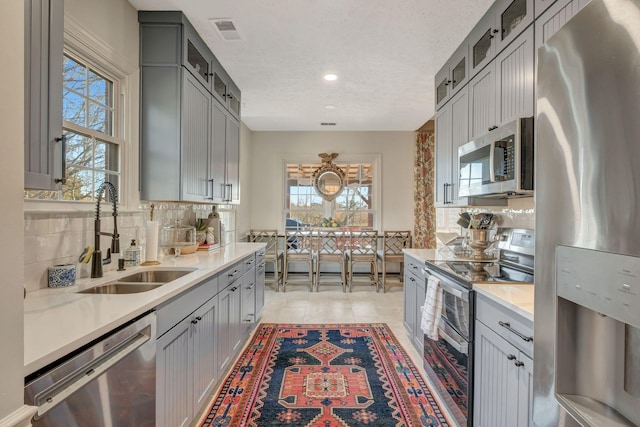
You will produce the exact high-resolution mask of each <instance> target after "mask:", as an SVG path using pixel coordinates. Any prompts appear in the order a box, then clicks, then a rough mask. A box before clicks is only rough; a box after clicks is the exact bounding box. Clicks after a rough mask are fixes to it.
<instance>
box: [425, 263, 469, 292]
mask: <svg viewBox="0 0 640 427" xmlns="http://www.w3.org/2000/svg"><path fill="white" fill-rule="evenodd" d="M422 272H423V273H424V274H426V275H427V276H433V277H436V278H437V279H438V280H440V286H442V289H443V290H444V291H446V292H447V293H448V294H451V295H453V296H454V297H456V298H463V299H464V298H466V297H467V295H468V294H469V291H466V292H465V291H461V290H460V289H457V288H454V287H453V286H451V285H449V283H448V282H447V281H446V279H444V278H443V277H442V276H440V275H439V274H435V273H433V272H431V271H430V270H427V269H426V268H423V269H422Z"/></svg>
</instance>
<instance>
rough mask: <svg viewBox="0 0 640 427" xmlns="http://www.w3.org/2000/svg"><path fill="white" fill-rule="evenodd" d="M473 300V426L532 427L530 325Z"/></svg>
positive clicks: (503, 310)
mask: <svg viewBox="0 0 640 427" xmlns="http://www.w3.org/2000/svg"><path fill="white" fill-rule="evenodd" d="M477 298H478V299H477V314H476V317H477V320H476V323H475V326H476V330H475V362H474V369H475V374H474V383H475V388H474V396H475V400H474V409H473V410H474V417H473V419H474V426H477V427H511V426H519V427H520V426H522V427H524V426H531V427H533V417H532V409H533V406H532V405H533V360H532V355H533V338H532V336H533V333H532V331H533V323H532V322H531V321H530V320H528V319H524V318H523V317H521V316H520V315H518V314H516V313H514V312H512V311H510V310H508V309H506V308H505V307H503V306H501V305H499V304H497V303H495V302H494V301H492V300H489V299H487V298H486V297H484V296H483V295H480V294H477Z"/></svg>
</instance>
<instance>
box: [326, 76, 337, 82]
mask: <svg viewBox="0 0 640 427" xmlns="http://www.w3.org/2000/svg"><path fill="white" fill-rule="evenodd" d="M337 78H338V76H336V75H335V74H325V75H324V79H325V80H327V81H330V82H332V81H334V80H336V79H337Z"/></svg>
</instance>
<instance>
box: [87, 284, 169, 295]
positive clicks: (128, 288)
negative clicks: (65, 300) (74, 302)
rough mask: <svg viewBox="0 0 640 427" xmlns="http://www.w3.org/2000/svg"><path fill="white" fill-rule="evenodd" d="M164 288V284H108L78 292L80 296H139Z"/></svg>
mask: <svg viewBox="0 0 640 427" xmlns="http://www.w3.org/2000/svg"><path fill="white" fill-rule="evenodd" d="M160 286H162V283H119V282H115V283H107V284H106V285H99V286H94V287H93V288H89V289H85V290H84V291H80V292H78V293H79V294H137V293H139V292H146V291H150V290H152V289H155V288H158V287H160Z"/></svg>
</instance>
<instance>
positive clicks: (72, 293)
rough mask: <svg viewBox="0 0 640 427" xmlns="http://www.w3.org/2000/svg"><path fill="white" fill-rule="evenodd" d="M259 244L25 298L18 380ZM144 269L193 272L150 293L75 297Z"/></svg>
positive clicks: (83, 281) (176, 259) (170, 259)
mask: <svg viewBox="0 0 640 427" xmlns="http://www.w3.org/2000/svg"><path fill="white" fill-rule="evenodd" d="M263 247H265V244H264V243H235V244H230V245H227V246H224V247H222V248H220V249H218V250H216V251H214V252H210V253H206V252H205V253H201V252H197V253H195V254H192V255H184V256H181V257H165V258H162V259H160V261H161V264H160V265H158V266H154V267H127V270H126V271H107V272H105V273H104V277H101V278H99V279H90V278H83V279H79V280H77V281H76V284H75V285H74V286H70V287H67V288H46V289H40V290H37V291H33V292H29V293H27V296H26V298H25V300H24V375H25V376H27V375H29V374H31V373H33V372H35V371H37V370H38V369H41V368H43V367H45V366H46V365H48V364H50V363H52V362H55V361H56V360H57V359H59V358H61V357H63V356H65V355H67V354H69V353H70V352H72V351H74V350H76V349H78V348H80V347H82V346H83V345H86V344H88V343H89V342H91V341H93V340H94V339H96V338H99V337H100V336H102V335H104V334H106V333H108V332H109V331H111V330H113V329H114V328H116V327H118V326H120V325H122V324H124V323H126V322H128V321H129V320H131V319H134V318H135V317H137V316H139V315H141V314H144V313H146V312H147V311H149V310H151V309H153V308H154V307H157V306H158V305H160V304H162V303H163V302H166V301H168V300H170V299H171V298H173V297H175V296H177V295H179V294H181V293H182V292H184V291H185V290H187V289H189V288H191V287H192V286H194V285H196V284H198V283H200V282H202V281H203V280H205V279H207V278H208V277H211V276H213V275H214V274H216V273H218V272H219V271H221V270H223V269H225V268H226V267H228V266H229V265H232V264H233V263H235V262H237V261H240V260H241V259H243V258H244V257H246V256H248V255H251V254H252V253H254V252H255V251H257V250H259V249H260V248H263ZM148 269H160V270H161V269H165V270H170V269H171V270H174V269H180V270H185V269H186V270H193V271H191V272H190V273H189V274H186V275H185V276H183V277H181V278H179V279H177V280H174V281H172V282H169V283H167V284H165V285H162V286H160V287H158V288H156V289H153V290H150V291H146V292H141V293H137V294H125V295H104V294H103V295H101V294H80V293H78V291H81V290H84V289H87V288H90V287H93V286H96V285H100V284H103V283H106V282H110V281H113V280H115V279H118V278H120V277H124V276H127V275H130V274H131V273H134V272H136V271H142V270H148Z"/></svg>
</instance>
